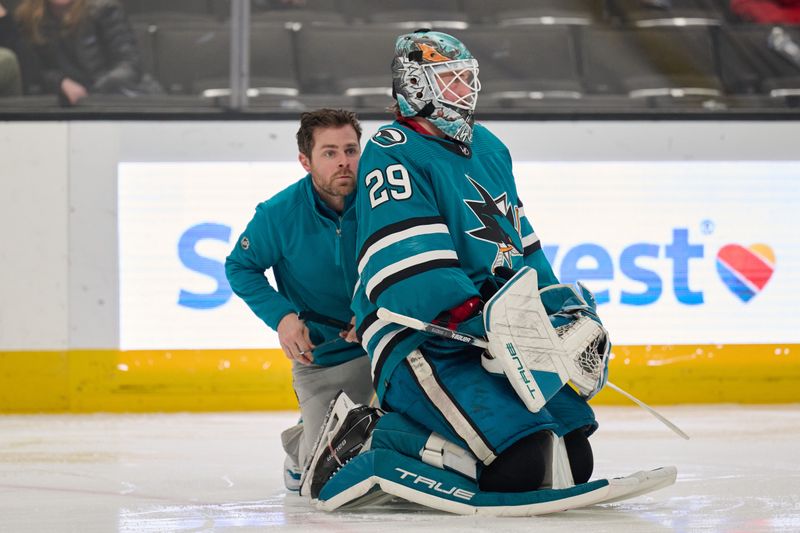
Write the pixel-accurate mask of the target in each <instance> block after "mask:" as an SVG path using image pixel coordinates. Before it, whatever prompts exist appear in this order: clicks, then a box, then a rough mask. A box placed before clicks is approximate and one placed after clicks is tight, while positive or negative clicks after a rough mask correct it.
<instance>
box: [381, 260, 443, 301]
mask: <svg viewBox="0 0 800 533" xmlns="http://www.w3.org/2000/svg"><path fill="white" fill-rule="evenodd" d="M440 259H453V260H455V261H457V260H458V255H457V254H456V252H455V251H454V250H433V251H430V252H423V253H421V254H417V255H412V256H411V257H406V258H405V259H403V260H402V261H398V262H397V263H394V264H391V265H389V266H387V267H385V268H382V269H381V270H379V271H378V272H376V273H375V275H374V276H372V278H370V280H369V282H367V286H366V292H367V298H369V299H370V301H372V291H373V290H374V289H375V287H376V286H377V285H378V284H379V283H381V282H382V281H383V280H385V279H386V278H388V277H389V276H391V275H392V274H397V273H398V272H402V271H403V270H406V269H408V268H412V267H415V266H417V265H421V264H424V263H427V262H429V261H437V260H440Z"/></svg>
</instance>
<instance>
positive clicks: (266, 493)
mask: <svg viewBox="0 0 800 533" xmlns="http://www.w3.org/2000/svg"><path fill="white" fill-rule="evenodd" d="M659 410H660V411H662V412H663V414H665V415H666V416H668V417H669V418H670V419H672V420H673V421H675V422H676V423H678V424H679V425H680V426H681V427H682V428H683V429H685V430H686V431H687V432H688V433H689V434H690V435H691V437H692V439H691V440H690V441H683V440H681V439H679V438H677V437H675V436H674V435H673V434H672V433H670V432H669V431H668V430H667V429H665V428H664V427H663V426H661V424H660V423H659V422H658V421H656V420H655V419H652V418H651V417H650V416H649V415H648V414H647V413H645V412H644V411H641V410H640V409H637V408H635V407H605V406H601V407H598V408H597V413H598V420H599V421H600V425H601V426H600V430H599V431H598V433H597V434H596V435H595V436H594V437H592V442H593V446H594V450H595V462H596V466H595V476H594V477H595V478H597V477H603V476H616V475H622V474H627V473H630V472H633V471H636V470H642V469H649V468H652V467H656V466H660V465H666V464H674V465H676V466H677V467H678V482H677V484H675V485H673V486H672V487H668V488H666V489H663V490H661V491H658V492H655V493H652V494H649V495H646V496H642V497H639V498H636V499H633V500H630V501H625V502H620V503H616V504H611V505H607V506H603V507H591V508H587V509H581V510H574V511H569V512H567V513H561V514H556V515H549V516H542V517H534V518H524V519H518V518H489V517H461V516H453V515H448V514H444V513H439V512H435V511H431V510H426V509H423V508H420V507H417V506H414V505H412V504H407V503H403V502H396V503H391V504H389V505H387V506H383V507H380V508H372V509H369V510H366V511H358V512H346V511H345V512H336V513H323V512H320V511H316V510H314V509H313V508H311V507H310V506H309V505H308V504H307V503H306V501H305V500H304V499H303V498H300V497H298V496H295V495H293V494H286V491H285V490H284V488H283V478H282V472H281V467H282V465H283V453H282V451H281V449H280V444H279V438H278V436H279V433H280V431H281V430H282V429H283V428H284V427H286V426H289V425H290V424H292V423H294V421H295V420H296V417H297V413H294V412H285V413H215V414H158V415H59V416H51V415H35V416H16V415H14V416H2V417H0V517H2V519H1V520H0V531H15V532H26V531H82V532H95V531H97V532H101V531H102V532H108V531H124V532H133V531H136V532H149V531H153V532H155V531H159V532H161V531H212V530H213V531H264V530H270V531H274V530H278V531H298V532H299V531H311V530H318V531H348V532H349V531H354V532H364V533H373V532H376V531H379V532H382V531H409V530H413V531H431V532H433V531H437V532H440V531H443V532H448V531H453V532H455V531H465V530H474V531H487V532H488V531H491V533H503V532H511V531H530V530H531V526H532V525H531V520H535V526H536V531H537V533H541V532H560V531H581V530H584V531H591V532H592V533H600V532H604V531H608V532H611V531H614V532H617V531H625V532H626V533H639V532H653V531H656V532H658V531H681V532H693V531H704V532H715V531H719V532H736V531H741V532H744V531H747V532H773V531H775V532H796V531H800V489H798V487H800V467H798V463H797V461H796V459H795V457H796V450H797V443H798V442H800V406H797V405H792V406H757V407H754V406H746V407H742V406H734V405H723V406H680V407H660V408H659Z"/></svg>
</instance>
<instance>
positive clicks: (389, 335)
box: [363, 327, 407, 376]
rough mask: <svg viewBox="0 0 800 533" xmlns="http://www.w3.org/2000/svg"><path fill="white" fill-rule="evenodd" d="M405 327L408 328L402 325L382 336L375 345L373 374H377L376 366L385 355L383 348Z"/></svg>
mask: <svg viewBox="0 0 800 533" xmlns="http://www.w3.org/2000/svg"><path fill="white" fill-rule="evenodd" d="M404 329H407V328H403V327H400V328H397V329H396V330H394V331H390V332H389V333H387V334H386V335H384V336H383V337H381V340H379V341H378V345H377V346H375V351H374V352H372V365H371V366H372V375H373V376H374V375H375V368H376V367H377V366H378V361H380V360H381V358H382V356H383V350H384V349H385V348H386V345H387V344H389V342H391V340H392V339H393V338H395V336H396V335H397V334H398V333H400V332H401V331H403V330H404ZM366 345H367V344H366V343H364V344H363V346H366Z"/></svg>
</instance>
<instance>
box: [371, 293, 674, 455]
mask: <svg viewBox="0 0 800 533" xmlns="http://www.w3.org/2000/svg"><path fill="white" fill-rule="evenodd" d="M378 318H380V319H381V320H385V321H387V322H394V323H395V324H399V325H401V326H406V327H408V328H411V329H416V330H418V331H424V332H426V333H432V334H433V335H437V336H439V337H444V338H446V339H451V340H454V341H459V342H463V343H464V344H469V345H472V346H476V347H478V348H484V349H486V348H488V347H489V343H488V342H486V341H485V340H484V339H480V338H478V337H475V336H473V335H469V334H467V333H460V332H458V331H453V330H451V329H448V328H443V327H441V326H437V325H435V324H431V323H429V322H423V321H422V320H418V319H416V318H412V317H410V316H406V315H401V314H399V313H395V312H394V311H390V310H388V309H386V308H385V307H381V308H380V309H378ZM606 385H608V386H609V387H610V388H611V389H613V390H615V391H617V392H618V393H620V394H622V395H623V396H625V397H626V398H628V399H629V400H631V401H632V402H633V403H635V404H636V405H638V406H639V407H641V408H642V409H644V410H645V411H647V412H648V413H650V414H651V415H653V416H654V417H656V418H657V419H658V420H659V421H660V422H661V423H662V424H664V425H665V426H667V427H668V428H669V429H671V430H672V431H673V432H674V433H675V434H676V435H678V436H679V437H681V438H682V439H686V440H689V435H687V434H686V433H685V432H684V431H683V430H682V429H681V428H679V427H678V426H676V425H675V424H673V423H672V422H670V421H669V420H668V419H667V418H666V417H664V416H663V415H662V414H661V413H659V412H658V411H656V410H655V409H653V408H652V407H650V406H649V405H647V404H646V403H644V402H643V401H641V400H639V399H638V398H636V397H635V396H633V395H632V394H631V393H629V392H627V391H625V390H623V389H621V388H620V387H618V386H617V385H614V384H613V383H611V382H610V381H607V382H606Z"/></svg>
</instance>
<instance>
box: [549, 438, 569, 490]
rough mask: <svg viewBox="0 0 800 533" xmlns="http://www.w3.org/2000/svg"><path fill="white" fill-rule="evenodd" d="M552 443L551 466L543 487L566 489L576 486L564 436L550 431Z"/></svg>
mask: <svg viewBox="0 0 800 533" xmlns="http://www.w3.org/2000/svg"><path fill="white" fill-rule="evenodd" d="M550 437H551V445H550V455H549V468H548V471H547V472H546V473H545V478H544V481H543V482H542V488H551V489H566V488H569V487H574V486H575V481H574V480H573V479H572V468H570V466H569V456H568V455H567V446H566V444H564V438H563V437H559V436H557V435H556V434H555V433H552V432H551V433H550Z"/></svg>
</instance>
